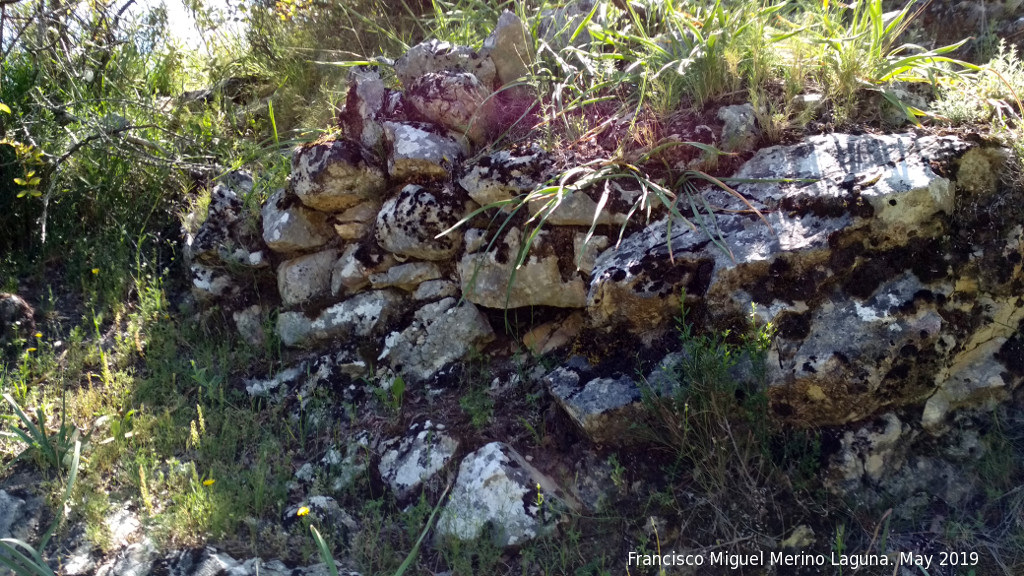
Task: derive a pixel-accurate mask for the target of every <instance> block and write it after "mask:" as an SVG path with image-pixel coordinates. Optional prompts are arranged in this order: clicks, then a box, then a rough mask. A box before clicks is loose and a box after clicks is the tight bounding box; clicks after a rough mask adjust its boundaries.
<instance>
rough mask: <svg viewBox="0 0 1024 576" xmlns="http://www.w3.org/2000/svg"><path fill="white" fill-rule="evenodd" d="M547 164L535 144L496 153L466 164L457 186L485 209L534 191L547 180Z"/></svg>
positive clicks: (546, 160)
mask: <svg viewBox="0 0 1024 576" xmlns="http://www.w3.org/2000/svg"><path fill="white" fill-rule="evenodd" d="M551 165H552V161H551V157H550V156H549V155H548V154H547V153H546V152H544V151H543V150H541V149H540V147H538V146H537V145H536V144H534V145H531V146H530V147H520V148H515V149H511V150H498V151H496V152H493V153H491V154H489V155H487V156H483V157H481V158H480V159H479V160H477V161H476V163H475V164H471V165H468V166H467V167H466V168H465V171H464V173H463V174H462V176H461V177H460V178H459V184H461V185H462V187H463V188H465V189H466V191H467V192H469V197H470V198H472V199H473V200H475V201H476V202H477V204H480V205H481V206H486V205H488V204H493V203H495V202H501V201H505V200H511V199H512V198H514V197H516V196H519V195H520V194H524V193H527V192H530V191H532V190H534V189H535V188H537V187H538V186H539V185H540V184H541V183H542V182H544V181H545V180H546V179H547V178H548V176H549V172H550V169H551ZM591 214H593V212H591Z"/></svg>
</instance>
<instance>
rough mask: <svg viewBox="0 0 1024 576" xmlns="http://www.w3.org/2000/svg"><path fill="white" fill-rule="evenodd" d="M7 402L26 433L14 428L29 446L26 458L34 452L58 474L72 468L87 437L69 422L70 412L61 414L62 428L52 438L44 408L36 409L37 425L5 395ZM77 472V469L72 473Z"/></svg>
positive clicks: (15, 432)
mask: <svg viewBox="0 0 1024 576" xmlns="http://www.w3.org/2000/svg"><path fill="white" fill-rule="evenodd" d="M3 398H4V400H6V401H7V404H8V405H10V407H11V409H12V410H13V411H14V413H15V415H16V416H17V417H18V419H19V420H20V421H21V424H22V426H24V428H25V429H24V430H22V429H21V428H17V427H14V426H11V432H10V434H11V435H13V436H15V437H17V438H19V439H20V440H21V441H22V442H24V443H25V444H27V445H28V447H27V448H26V449H25V451H24V452H22V454H25V453H28V452H30V451H31V452H32V453H34V454H37V455H38V456H39V459H40V462H41V463H42V464H43V467H44V468H49V469H52V470H55V471H57V472H58V473H59V472H60V471H61V470H63V469H65V468H68V467H69V466H70V463H69V462H68V459H69V457H70V456H71V454H72V451H73V450H75V449H76V446H79V445H80V443H81V442H82V441H83V435H82V432H81V431H80V430H79V429H78V428H76V427H75V426H74V425H73V424H71V423H70V422H68V421H67V411H66V410H62V411H61V421H60V428H59V429H58V430H57V432H56V434H50V433H48V432H47V430H46V412H45V410H44V409H43V407H42V406H39V407H38V408H36V413H35V416H36V421H35V422H32V420H31V419H30V418H29V417H28V415H27V414H25V412H24V411H23V410H22V409H21V406H19V405H18V403H17V402H16V401H15V400H14V398H12V397H11V396H10V395H9V394H4V395H3ZM84 440H86V441H87V440H88V435H85V437H84ZM75 472H77V469H72V473H75Z"/></svg>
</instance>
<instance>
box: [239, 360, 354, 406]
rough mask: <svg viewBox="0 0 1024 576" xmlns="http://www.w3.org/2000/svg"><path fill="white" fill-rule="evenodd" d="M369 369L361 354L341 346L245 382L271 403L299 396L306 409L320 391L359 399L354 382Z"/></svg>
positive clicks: (348, 399)
mask: <svg viewBox="0 0 1024 576" xmlns="http://www.w3.org/2000/svg"><path fill="white" fill-rule="evenodd" d="M369 372H370V367H369V366H367V364H366V361H365V360H363V359H362V358H361V357H360V356H359V355H358V354H357V353H355V352H354V351H352V350H349V349H341V350H338V351H335V352H330V353H327V354H321V355H320V356H316V357H313V358H306V359H303V360H300V361H298V362H296V363H295V364H293V365H290V366H288V367H286V368H284V369H282V370H280V371H277V372H275V373H274V374H273V375H272V376H271V377H269V378H264V379H260V378H250V379H247V380H245V382H244V384H245V391H246V392H248V393H249V395H250V396H252V397H258V398H265V399H268V400H270V401H271V402H281V401H284V400H289V399H292V400H293V399H299V406H300V408H305V406H306V404H307V403H308V402H309V401H310V400H311V399H313V398H315V394H316V393H317V391H318V390H330V391H331V392H332V393H339V392H340V393H341V396H342V398H343V399H344V401H346V402H354V401H356V400H357V396H359V394H360V391H359V390H357V389H356V387H354V383H355V381H356V380H358V379H360V378H363V377H365V376H367V375H368V374H369Z"/></svg>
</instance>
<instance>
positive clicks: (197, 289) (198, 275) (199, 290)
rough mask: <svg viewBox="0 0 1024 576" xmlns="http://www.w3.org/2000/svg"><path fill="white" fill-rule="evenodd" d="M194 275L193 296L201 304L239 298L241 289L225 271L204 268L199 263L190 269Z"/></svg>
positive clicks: (208, 267)
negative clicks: (234, 297)
mask: <svg viewBox="0 0 1024 576" xmlns="http://www.w3.org/2000/svg"><path fill="white" fill-rule="evenodd" d="M189 269H190V272H191V275H192V294H194V295H195V297H196V299H197V300H199V301H200V302H212V301H214V300H219V299H225V298H229V297H233V296H237V295H238V294H239V293H240V292H241V288H240V287H239V286H238V284H237V283H236V282H235V279H234V278H232V277H231V275H229V274H228V273H227V272H226V271H225V270H223V269H221V268H213V267H210V266H204V265H202V264H199V263H198V262H197V263H195V264H192V266H190V267H189Z"/></svg>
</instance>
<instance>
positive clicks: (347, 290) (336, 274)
mask: <svg viewBox="0 0 1024 576" xmlns="http://www.w3.org/2000/svg"><path fill="white" fill-rule="evenodd" d="M395 263H396V260H395V258H394V256H392V255H391V254H388V253H387V252H384V251H383V250H381V249H380V247H379V246H377V244H376V242H370V243H362V244H352V245H350V246H348V247H347V248H345V251H344V252H343V253H342V255H341V258H339V259H338V261H337V262H336V263H335V264H334V269H333V270H332V271H331V294H334V295H335V296H338V295H343V294H355V293H357V292H359V291H360V290H362V289H363V288H366V287H367V286H369V285H370V277H371V276H373V275H374V274H381V273H384V272H387V270H388V268H390V267H391V266H394V265H395Z"/></svg>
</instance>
